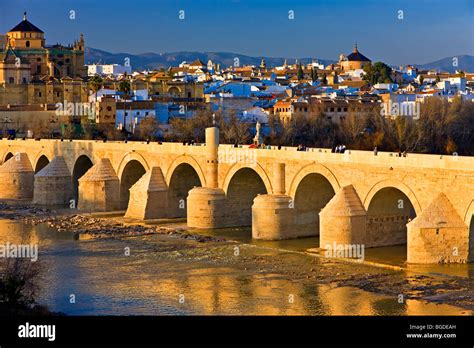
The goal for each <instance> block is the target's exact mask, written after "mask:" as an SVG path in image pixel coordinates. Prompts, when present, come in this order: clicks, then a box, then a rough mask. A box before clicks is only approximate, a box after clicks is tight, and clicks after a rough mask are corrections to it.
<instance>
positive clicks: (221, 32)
mask: <svg viewBox="0 0 474 348" xmlns="http://www.w3.org/2000/svg"><path fill="white" fill-rule="evenodd" d="M24 10H27V11H28V19H29V20H30V21H31V22H32V23H34V24H35V25H37V26H38V27H40V28H41V29H42V30H43V31H44V32H45V33H46V40H47V42H48V43H49V44H53V43H56V42H61V43H64V44H66V43H69V42H72V41H73V39H74V38H76V37H78V35H79V33H81V32H83V33H84V35H85V38H86V44H87V46H90V47H94V48H99V49H103V50H106V51H110V52H127V53H143V52H157V53H160V52H173V51H229V52H236V53H242V54H248V55H254V56H271V57H285V56H288V57H317V58H323V59H337V58H338V56H339V54H340V53H345V54H348V53H350V52H351V51H352V48H353V45H354V42H357V43H358V45H359V49H360V51H361V52H362V53H364V54H365V55H366V56H368V57H369V58H371V59H372V60H382V61H384V62H387V63H389V64H408V63H426V62H431V61H434V60H437V59H440V58H444V57H447V56H455V55H461V54H470V55H474V0H357V1H355V0H286V1H283V0H199V1H197V0H0V32H2V33H5V32H6V31H8V30H9V29H11V28H12V27H13V26H14V25H16V24H17V23H18V22H19V21H20V20H21V18H22V14H23V11H24ZM71 10H73V11H75V15H76V18H75V19H74V20H71V19H70V18H69V17H70V11H71ZM181 10H183V11H184V14H185V19H184V20H180V19H179V17H178V15H179V11H181ZM290 10H292V11H294V19H293V20H290V19H289V18H288V14H289V11H290ZM400 10H401V11H403V19H401V20H400V19H398V18H397V17H398V15H399V13H398V11H400Z"/></svg>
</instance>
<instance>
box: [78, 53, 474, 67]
mask: <svg viewBox="0 0 474 348" xmlns="http://www.w3.org/2000/svg"><path fill="white" fill-rule="evenodd" d="M127 58H128V59H130V64H131V66H132V69H133V70H145V69H159V68H168V67H170V66H178V65H179V64H180V63H182V62H183V61H186V62H188V63H190V62H193V61H194V60H196V59H200V60H201V61H202V62H203V63H204V64H207V61H208V60H209V59H211V60H212V61H213V62H214V63H218V64H220V65H221V66H222V67H228V66H231V65H234V60H235V58H238V59H239V64H240V66H243V65H257V66H258V65H260V62H261V60H262V57H252V56H246V55H243V54H238V53H231V52H188V51H183V52H171V53H153V52H147V53H141V54H129V53H110V52H106V51H102V50H99V49H96V48H92V47H86V55H85V61H86V64H92V63H99V62H100V63H103V64H122V65H123V64H124V62H125V59H127ZM263 58H264V59H265V62H266V64H267V66H280V65H283V62H284V61H285V58H283V57H280V58H272V57H263ZM453 58H457V59H458V61H457V62H458V66H457V67H456V66H453ZM315 59H317V60H318V61H319V62H320V63H322V64H324V65H328V64H331V63H336V61H334V60H328V59H318V58H315ZM287 60H288V64H293V63H294V62H295V58H287ZM312 60H313V58H298V61H299V62H302V63H303V64H306V63H310V62H311V61H312ZM415 65H416V66H417V67H419V68H422V69H437V70H442V71H449V72H455V70H464V71H469V72H473V71H474V56H469V55H459V56H455V57H446V58H443V59H440V60H437V61H435V62H431V63H426V64H415Z"/></svg>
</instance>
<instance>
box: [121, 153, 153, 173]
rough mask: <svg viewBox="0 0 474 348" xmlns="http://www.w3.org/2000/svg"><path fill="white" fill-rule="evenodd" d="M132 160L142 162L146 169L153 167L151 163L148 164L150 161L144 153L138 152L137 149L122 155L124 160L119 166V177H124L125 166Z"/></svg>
mask: <svg viewBox="0 0 474 348" xmlns="http://www.w3.org/2000/svg"><path fill="white" fill-rule="evenodd" d="M131 161H137V162H139V163H140V164H141V166H142V167H143V168H144V169H145V171H149V170H150V168H151V167H150V165H149V164H148V161H147V160H146V159H145V157H144V156H143V155H142V154H140V153H138V152H135V151H130V152H127V153H126V154H125V155H124V156H123V157H122V160H121V161H120V163H119V165H118V167H117V176H118V177H119V179H121V178H122V175H123V172H124V170H125V167H126V166H127V164H128V163H129V162H131Z"/></svg>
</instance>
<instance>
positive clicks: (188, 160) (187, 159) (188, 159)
mask: <svg viewBox="0 0 474 348" xmlns="http://www.w3.org/2000/svg"><path fill="white" fill-rule="evenodd" d="M183 163H184V164H188V165H190V166H191V167H193V169H194V170H195V171H196V173H197V175H198V177H199V181H200V182H201V185H202V186H206V177H205V176H204V171H203V170H202V168H201V166H200V165H199V163H198V161H196V159H195V158H194V157H192V156H189V155H181V156H178V157H176V158H175V159H174V160H173V162H171V164H170V166H169V167H168V170H167V171H166V175H165V180H166V184H167V185H168V187H169V185H170V182H171V177H172V176H173V173H174V172H175V170H176V168H177V167H178V166H180V165H181V164H183Z"/></svg>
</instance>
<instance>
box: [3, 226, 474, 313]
mask: <svg viewBox="0 0 474 348" xmlns="http://www.w3.org/2000/svg"><path fill="white" fill-rule="evenodd" d="M242 232H245V229H232V230H222V231H217V232H215V231H213V232H208V234H214V235H215V234H220V235H225V236H226V237H231V238H233V239H235V240H238V241H239V239H240V241H239V242H240V243H242V252H245V253H246V257H254V256H255V255H259V254H266V255H267V256H268V255H270V256H271V255H273V254H272V253H276V250H282V249H283V250H288V251H302V250H306V249H308V248H309V247H315V246H316V245H317V244H316V243H317V239H316V238H307V239H301V240H296V241H283V242H257V243H255V242H252V241H251V239H250V237H249V234H248V233H242ZM247 232H248V231H247ZM165 237H166V238H169V236H160V235H152V236H142V237H133V238H130V239H102V240H97V239H91V240H74V238H73V235H72V234H71V233H68V232H58V231H56V230H55V229H52V228H50V227H48V226H46V225H44V224H40V225H36V226H33V225H30V224H25V223H23V222H19V221H8V220H0V243H2V244H4V243H6V242H10V243H22V242H23V243H25V240H28V241H29V243H37V244H38V245H39V262H40V263H41V269H42V277H41V281H40V285H41V290H40V293H39V297H38V303H40V304H42V305H46V306H47V307H48V308H49V309H50V310H51V311H54V312H63V313H65V314H67V315H213V314H220V315H406V314H410V315H415V314H419V315H459V314H472V313H471V312H470V311H468V310H466V309H462V308H458V307H455V306H450V305H445V304H434V303H429V302H425V301H420V300H407V301H405V302H404V303H403V304H400V303H398V302H397V299H396V298H395V297H393V296H392V297H390V296H385V295H380V294H375V293H371V292H366V291H363V290H360V289H358V288H355V287H334V286H332V285H331V284H322V285H321V284H316V283H307V282H300V281H298V280H297V279H293V278H292V277H289V276H285V275H282V274H278V273H272V272H262V273H256V272H247V271H246V268H245V269H242V268H241V267H238V266H229V264H227V263H219V262H209V261H208V260H207V259H206V257H205V256H203V254H202V248H209V252H212V253H214V254H213V255H219V253H222V255H220V256H219V257H221V258H222V259H225V257H228V256H226V254H225V253H227V251H226V250H227V249H225V248H223V247H214V246H212V247H211V246H207V245H206V246H201V247H200V249H199V250H201V253H200V254H199V255H200V256H198V254H197V253H196V254H193V250H198V248H197V247H195V246H194V245H187V244H186V243H187V242H185V241H179V240H176V241H173V243H172V244H170V243H169V241H168V240H167V239H166V238H165ZM25 238H26V239H25ZM248 243H253V245H249V247H245V245H247V244H248ZM185 244H186V248H188V249H186V250H190V251H189V252H187V254H186V253H185V252H180V250H185ZM239 245H240V244H239ZM250 246H252V247H250ZM128 248H129V249H128ZM193 248H195V249H193ZM125 250H130V254H129V255H127V253H126V252H125ZM231 250H232V249H231ZM273 250H275V251H273ZM389 250H391V253H392V254H393V257H391V258H389V259H388V263H392V264H397V263H400V262H402V261H401V260H402V259H403V257H404V256H403V249H402V248H399V249H397V248H396V247H394V249H389ZM384 253H386V250H385V251H379V252H377V251H374V252H371V255H370V258H372V259H373V260H375V261H378V259H380V257H381V255H382V254H384ZM189 255H191V256H189ZM193 255H194V256H193ZM204 255H205V254H204ZM308 257H309V256H305V255H302V254H301V253H293V254H291V253H288V258H289V259H290V258H291V260H292V262H294V263H295V262H296V264H298V262H301V263H303V262H307V258H308ZM368 257H369V256H368ZM431 271H436V272H439V271H441V272H445V273H454V274H457V275H463V276H470V275H471V274H472V267H471V266H466V265H461V267H451V268H446V267H445V268H442V269H439V268H436V267H435V268H434V269H432V270H431ZM71 299H74V301H72V300H71Z"/></svg>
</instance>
